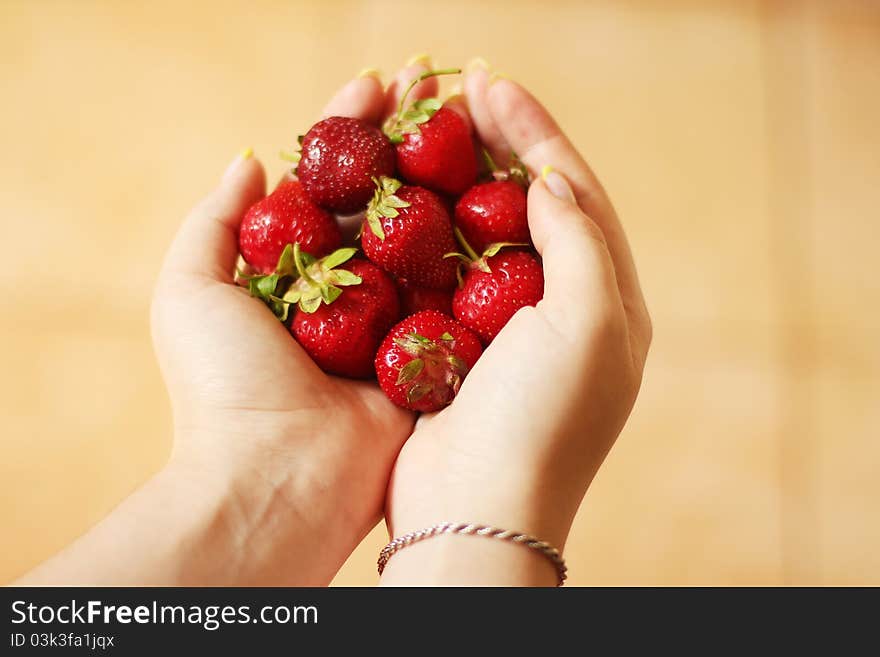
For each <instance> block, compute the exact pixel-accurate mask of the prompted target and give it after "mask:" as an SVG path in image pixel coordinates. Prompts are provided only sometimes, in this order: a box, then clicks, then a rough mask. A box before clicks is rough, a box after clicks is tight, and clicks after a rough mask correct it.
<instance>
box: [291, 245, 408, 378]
mask: <svg viewBox="0 0 880 657" xmlns="http://www.w3.org/2000/svg"><path fill="white" fill-rule="evenodd" d="M340 268H341V269H347V270H348V271H350V272H352V273H354V274H357V275H358V276H360V277H361V278H362V279H363V280H362V282H361V283H360V285H352V286H349V287H345V288H343V290H342V294H340V295H339V298H337V299H336V300H335V301H334V302H333V303H331V304H329V305H328V304H323V303H322V304H321V305H320V306H319V307H318V309H317V310H316V311H315V312H314V313H305V312H303V311H302V310H300V309H299V308H297V309H296V314H295V315H294V317H293V321H292V322H291V326H290V331H291V333H292V334H293V336H294V337H295V338H296V341H297V342H299V343H300V345H302V347H303V349H305V351H306V353H308V354H309V356H311V358H312V360H313V361H315V363H316V364H317V365H318V367H320V368H321V369H322V370H324V371H325V372H326V373H328V374H335V375H337V376H345V377H348V378H352V379H366V378H370V377H372V376H373V373H374V369H373V361H374V359H375V356H376V350H377V349H378V347H379V344H380V343H381V342H382V339H383V338H384V337H385V335H386V334H387V333H388V329H389V328H390V327H391V325H392V324H394V322H395V321H397V318H398V316H399V314H400V305H399V302H398V299H397V288H396V287H395V286H394V281H393V280H392V279H391V277H390V276H388V274H386V273H385V272H384V271H382V270H381V269H380V268H379V267H377V266H376V265H374V264H373V263H371V262H367V261H366V260H351V261H349V262H347V263H345V264H344V265H342V266H341V267H340Z"/></svg>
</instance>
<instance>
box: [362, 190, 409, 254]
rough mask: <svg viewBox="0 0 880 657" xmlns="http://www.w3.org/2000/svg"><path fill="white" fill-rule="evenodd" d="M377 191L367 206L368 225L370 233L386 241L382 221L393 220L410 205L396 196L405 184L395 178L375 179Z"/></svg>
mask: <svg viewBox="0 0 880 657" xmlns="http://www.w3.org/2000/svg"><path fill="white" fill-rule="evenodd" d="M373 182H374V183H375V184H376V191H375V192H373V198H372V200H371V201H370V204H369V205H368V206H367V225H368V226H369V227H370V231H371V232H372V233H373V235H375V236H376V237H378V238H379V239H380V240H382V241H385V230H384V229H383V228H382V219H393V218H394V217H396V216H397V215H399V214H400V213H399V212H398V210H399V209H400V208H408V207H409V203H408V202H407V201H404V200H403V199H402V198H400V197H398V196H395V194H396V193H397V190H398V189H400V188H401V187H402V186H403V183H402V182H400V181H399V180H397V179H395V178H389V177H388V176H382V177H380V178H379V179H378V180H377V179H376V178H373Z"/></svg>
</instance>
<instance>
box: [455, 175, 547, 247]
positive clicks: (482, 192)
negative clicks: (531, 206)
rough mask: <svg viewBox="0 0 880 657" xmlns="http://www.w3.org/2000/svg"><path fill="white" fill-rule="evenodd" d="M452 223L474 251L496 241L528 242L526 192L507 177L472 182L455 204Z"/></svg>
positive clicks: (529, 240)
mask: <svg viewBox="0 0 880 657" xmlns="http://www.w3.org/2000/svg"><path fill="white" fill-rule="evenodd" d="M455 225H456V226H458V229H459V230H460V231H461V233H462V235H464V238H465V240H467V242H468V244H470V245H471V247H473V249H474V251H476V252H477V253H482V252H483V251H484V250H485V249H486V247H487V246H489V245H490V244H495V243H497V242H513V243H520V244H529V243H531V235H530V233H529V220H528V216H527V214H526V191H525V189H523V187H522V185H520V184H518V183H515V182H513V181H511V180H494V181H492V182H487V183H482V184H480V185H474V186H473V187H471V188H470V189H469V190H467V191H466V192H465V193H464V194H463V195H462V197H461V198H460V199H459V200H458V203H456V205H455Z"/></svg>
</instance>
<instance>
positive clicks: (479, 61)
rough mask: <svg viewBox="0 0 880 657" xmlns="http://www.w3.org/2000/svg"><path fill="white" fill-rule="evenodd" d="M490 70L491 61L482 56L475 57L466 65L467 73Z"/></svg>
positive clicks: (465, 70)
mask: <svg viewBox="0 0 880 657" xmlns="http://www.w3.org/2000/svg"><path fill="white" fill-rule="evenodd" d="M488 70H489V62H487V61H486V60H485V59H483V58H482V57H474V58H473V59H472V60H471V61H469V62H468V63H467V66H465V67H464V72H465V74H467V73H473V72H474V71H488Z"/></svg>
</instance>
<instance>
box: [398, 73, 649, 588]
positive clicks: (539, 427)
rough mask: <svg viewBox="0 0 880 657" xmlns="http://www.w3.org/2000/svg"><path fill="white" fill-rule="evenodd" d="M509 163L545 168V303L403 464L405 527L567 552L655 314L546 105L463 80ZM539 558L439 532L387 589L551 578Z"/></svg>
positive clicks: (415, 549) (410, 445)
mask: <svg viewBox="0 0 880 657" xmlns="http://www.w3.org/2000/svg"><path fill="white" fill-rule="evenodd" d="M464 88H465V93H466V99H467V104H468V108H469V110H470V114H471V118H472V121H473V124H474V128H475V130H476V132H477V134H478V135H479V137H480V139H481V141H482V142H483V143H484V144H486V146H487V148H488V150H489V151H490V153H491V154H492V155H493V157H494V159H495V161H496V162H506V161H507V160H508V159H509V157H510V154H511V151H514V152H516V153H518V154H519V155H520V157H521V159H522V160H523V162H524V163H525V164H526V165H527V167H528V168H529V169H530V171H531V172H532V174H533V175H535V174H537V173H538V172H541V171H542V169H543V167H544V166H545V165H551V166H552V167H553V169H554V170H555V171H553V172H547V173H546V175H545V176H542V177H539V178H537V179H536V180H535V181H534V182H533V183H532V185H531V187H530V190H529V196H528V215H529V227H530V230H531V234H532V238H533V241H534V243H535V247H536V248H537V250H538V251H539V253H540V254H541V255H542V257H543V265H544V275H545V291H544V299H543V300H542V301H541V302H540V303H539V304H538V305H537V307H535V308H531V307H527V308H523V309H521V310H519V311H518V312H517V313H516V314H515V315H514V316H513V318H512V319H511V320H510V322H509V323H508V324H507V325H506V326H505V328H504V329H503V330H502V331H501V333H500V334H499V335H498V337H497V338H496V339H495V340H494V341H493V342H492V344H491V345H490V346H489V347H488V349H486V351H485V352H484V354H483V356H482V358H481V359H480V361H479V362H478V363H477V364H476V366H475V367H474V368H473V370H472V371H471V372H470V373H469V374H468V377H467V379H466V380H465V382H464V383H463V385H462V388H461V390H460V392H459V394H458V396H457V397H456V399H455V402H454V403H453V404H452V405H451V406H449V407H448V408H446V409H444V410H443V411H440V412H439V413H436V414H433V415H430V416H429V415H423V416H422V417H421V418H420V419H419V422H418V423H417V426H416V431H415V432H414V434H413V435H412V437H411V438H410V439H409V440H408V441H407V443H406V444H405V445H404V447H403V449H402V450H401V452H400V455H399V457H398V459H397V463H396V465H395V468H394V473H393V476H392V480H391V483H390V485H389V493H388V502H387V508H386V516H387V520H388V524H389V527H390V530H391V533H392V535H393V536H400V535H402V534H405V533H407V532H410V531H413V530H418V529H423V528H426V527H429V526H432V525H435V524H437V523H439V522H443V521H450V522H471V523H486V524H491V525H494V526H497V527H501V528H504V529H509V530H515V531H521V532H526V533H529V534H532V535H535V536H537V537H539V538H541V539H543V540H546V541H548V542H550V543H552V544H554V545H556V546H557V547H559V548H560V549H561V548H562V546H563V545H564V543H565V540H566V537H567V535H568V531H569V529H570V527H571V523H572V520H573V518H574V515H575V513H576V511H577V508H578V506H579V504H580V502H581V499H582V498H583V496H584V494H585V492H586V490H587V487H588V486H589V484H590V482H591V480H592V479H593V477H594V475H595V473H596V471H597V470H598V468H599V466H600V465H601V463H602V461H603V460H604V458H605V456H606V454H607V453H608V451H609V449H610V448H611V446H612V445H613V443H614V441H615V439H616V437H617V435H618V434H619V432H620V430H621V429H622V428H623V425H624V423H625V422H626V419H627V417H628V416H629V413H630V410H631V409H632V406H633V403H634V402H635V399H636V395H637V393H638V390H639V386H640V383H641V379H642V371H643V369H644V365H645V358H646V355H647V351H648V346H649V344H650V341H651V323H650V319H649V316H648V312H647V309H646V306H645V302H644V299H643V297H642V293H641V290H640V287H639V283H638V279H637V276H636V271H635V267H634V264H633V260H632V256H631V254H630V250H629V246H628V244H627V241H626V238H625V236H624V232H623V229H622V227H621V225H620V223H619V221H618V219H617V216H616V214H615V212H614V209H613V208H612V206H611V203H610V202H609V200H608V198H607V196H606V194H605V192H604V190H603V189H602V187H601V185H600V184H599V182H598V180H597V179H596V178H595V176H594V175H593V173H592V172H591V170H590V169H589V167H588V166H587V164H586V163H585V162H584V160H583V159H582V158H581V156H580V155H579V154H578V153H577V151H576V150H575V149H574V147H573V146H572V144H571V143H570V142H569V141H568V139H567V138H566V137H565V136H564V135H563V134H562V132H561V131H560V129H559V127H558V126H557V125H556V123H555V122H554V120H553V119H552V117H551V116H550V115H549V114H548V113H547V111H546V110H545V109H544V108H543V107H542V106H541V105H540V103H538V101H537V100H535V99H534V98H533V97H532V96H531V95H530V94H529V93H528V92H527V91H525V90H524V89H523V88H522V87H521V86H519V85H517V84H516V83H514V82H511V81H509V80H504V79H501V80H498V81H496V82H495V83H494V84H490V83H489V79H488V76H487V73H486V71H485V70H479V69H478V70H476V71H474V72H472V73H470V74H469V75H468V76H467V77H466V79H465V83H464ZM541 561H542V560H541V559H540V557H537V556H535V555H533V554H530V551H528V550H523V549H522V548H520V547H518V546H512V545H509V544H504V543H501V542H499V541H488V540H476V539H472V538H463V537H454V538H448V537H438V538H435V539H432V540H430V541H426V542H423V543H418V544H415V545H412V546H410V547H408V548H407V549H405V550H403V551H401V552H400V553H398V554H396V555H395V556H394V557H393V558H392V559H391V560H390V562H389V563H388V566H387V568H386V570H385V575H384V576H383V583H386V584H400V583H408V584H412V583H423V584H428V583H434V584H437V583H447V584H448V583H468V584H523V583H528V584H552V583H554V582H555V574H554V571H553V569H552V568H550V566H549V565H544V564H542V563H541Z"/></svg>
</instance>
